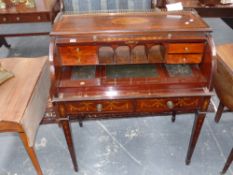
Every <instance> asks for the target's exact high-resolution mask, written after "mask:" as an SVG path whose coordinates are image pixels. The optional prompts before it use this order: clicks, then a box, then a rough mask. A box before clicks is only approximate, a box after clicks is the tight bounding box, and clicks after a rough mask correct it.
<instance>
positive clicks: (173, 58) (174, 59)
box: [165, 54, 202, 64]
mask: <svg viewBox="0 0 233 175" xmlns="http://www.w3.org/2000/svg"><path fill="white" fill-rule="evenodd" d="M201 60H202V54H168V55H167V56H166V61H165V62H166V63H167V64H185V63H189V64H198V63H200V62H201Z"/></svg>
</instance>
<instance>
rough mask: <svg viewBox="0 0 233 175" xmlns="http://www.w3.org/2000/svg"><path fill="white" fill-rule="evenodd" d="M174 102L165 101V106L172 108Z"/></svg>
mask: <svg viewBox="0 0 233 175" xmlns="http://www.w3.org/2000/svg"><path fill="white" fill-rule="evenodd" d="M174 106H175V105H174V103H173V102H172V101H167V107H168V108H169V109H173V108H174Z"/></svg>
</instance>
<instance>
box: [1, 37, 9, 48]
mask: <svg viewBox="0 0 233 175" xmlns="http://www.w3.org/2000/svg"><path fill="white" fill-rule="evenodd" d="M2 46H6V47H7V48H10V47H11V45H10V44H8V43H7V41H6V39H5V38H4V37H0V47H2Z"/></svg>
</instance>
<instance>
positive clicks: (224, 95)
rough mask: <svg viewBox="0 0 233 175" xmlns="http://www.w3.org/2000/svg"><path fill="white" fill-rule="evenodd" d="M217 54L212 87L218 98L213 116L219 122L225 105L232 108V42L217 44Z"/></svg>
mask: <svg viewBox="0 0 233 175" xmlns="http://www.w3.org/2000/svg"><path fill="white" fill-rule="evenodd" d="M217 54H218V57H217V58H218V59H217V71H216V73H215V75H214V87H215V90H216V93H217V96H218V98H219V100H220V102H219V106H218V110H217V114H216V116H215V121H216V122H219V120H220V118H221V116H222V112H223V109H224V107H225V106H226V107H228V108H229V109H230V110H233V44H223V45H220V46H218V47H217Z"/></svg>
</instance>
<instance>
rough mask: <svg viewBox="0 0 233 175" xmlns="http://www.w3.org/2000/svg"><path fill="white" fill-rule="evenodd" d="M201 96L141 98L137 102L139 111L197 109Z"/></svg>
mask: <svg viewBox="0 0 233 175" xmlns="http://www.w3.org/2000/svg"><path fill="white" fill-rule="evenodd" d="M199 102H200V98H199V97H182V98H157V99H145V100H144V99H141V100H137V102H136V111H137V112H169V111H176V110H177V111H182V110H188V109H190V110H191V109H196V108H198V106H199Z"/></svg>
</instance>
